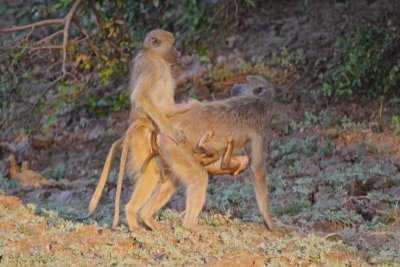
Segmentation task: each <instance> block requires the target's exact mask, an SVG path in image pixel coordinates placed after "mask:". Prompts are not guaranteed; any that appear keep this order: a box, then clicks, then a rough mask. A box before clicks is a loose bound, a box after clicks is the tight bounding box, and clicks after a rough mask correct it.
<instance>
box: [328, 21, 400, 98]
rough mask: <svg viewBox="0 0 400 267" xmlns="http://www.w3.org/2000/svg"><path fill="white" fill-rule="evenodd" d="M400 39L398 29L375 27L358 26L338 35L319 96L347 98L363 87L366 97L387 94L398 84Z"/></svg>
mask: <svg viewBox="0 0 400 267" xmlns="http://www.w3.org/2000/svg"><path fill="white" fill-rule="evenodd" d="M399 38H400V30H399V29H398V28H395V27H393V28H384V27H382V26H378V25H368V26H361V25H358V26H356V27H354V29H353V30H352V31H350V32H348V33H345V34H344V35H342V36H339V37H338V38H337V39H336V43H335V46H334V53H333V67H332V68H331V69H330V70H329V72H328V79H327V81H326V82H325V83H324V84H323V86H322V89H321V91H322V94H323V95H325V96H328V97H331V96H347V97H350V96H352V95H353V94H354V93H355V92H356V91H357V90H360V92H361V91H362V90H361V89H366V88H368V89H367V95H368V97H375V96H377V95H380V94H384V93H387V92H388V91H389V90H390V89H391V88H393V87H394V86H396V85H398V84H399V70H400V59H399V58H398V56H399V55H398V53H399V52H398V50H397V51H396V46H398V45H399ZM396 53H397V57H396ZM395 60H397V61H395Z"/></svg>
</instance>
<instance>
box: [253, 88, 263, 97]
mask: <svg viewBox="0 0 400 267" xmlns="http://www.w3.org/2000/svg"><path fill="white" fill-rule="evenodd" d="M263 89H264V88H263V87H256V88H254V89H253V93H254V94H255V95H259V94H261V93H262V91H263Z"/></svg>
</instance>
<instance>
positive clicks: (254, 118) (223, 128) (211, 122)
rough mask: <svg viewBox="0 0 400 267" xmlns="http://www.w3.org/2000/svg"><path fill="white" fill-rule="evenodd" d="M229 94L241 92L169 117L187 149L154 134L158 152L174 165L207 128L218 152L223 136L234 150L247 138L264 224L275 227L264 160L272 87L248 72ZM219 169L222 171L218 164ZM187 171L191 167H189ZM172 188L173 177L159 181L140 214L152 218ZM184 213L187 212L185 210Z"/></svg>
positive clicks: (211, 144)
mask: <svg viewBox="0 0 400 267" xmlns="http://www.w3.org/2000/svg"><path fill="white" fill-rule="evenodd" d="M232 94H233V95H235V96H241V95H244V96H241V97H234V98H230V99H227V100H223V101H214V102H209V103H204V104H201V105H197V106H193V107H192V108H191V109H189V110H187V111H186V112H182V113H179V114H175V115H174V116H172V117H171V118H170V121H171V124H172V125H173V127H174V128H177V129H181V130H182V131H183V132H184V133H185V135H186V137H187V142H186V143H185V144H184V146H186V147H187V150H186V151H182V150H181V151H180V152H178V148H179V146H177V145H176V144H175V143H174V142H171V141H170V140H169V138H165V136H164V137H163V135H162V134H161V135H159V136H158V138H157V142H158V146H159V148H160V156H161V158H162V159H163V160H165V162H166V165H167V166H168V167H172V166H174V164H175V163H176V162H179V161H180V160H182V158H186V157H187V156H188V155H187V154H184V153H183V152H187V153H189V154H190V153H192V151H193V149H194V148H195V147H196V146H197V141H196V140H200V139H201V137H202V133H204V132H206V131H207V130H210V131H212V132H213V137H212V138H211V139H210V140H208V141H207V143H208V146H209V147H212V148H213V149H214V150H216V151H218V153H220V154H222V153H223V152H224V150H225V148H226V140H228V139H229V138H231V137H232V138H233V139H234V140H235V144H236V145H237V146H236V147H235V148H234V149H235V150H236V149H238V148H242V147H244V146H245V144H246V143H247V142H250V145H251V159H252V160H251V170H252V174H253V183H254V190H255V194H256V199H257V203H258V206H259V209H260V211H261V214H262V215H263V218H264V222H265V224H266V226H267V227H268V228H269V229H270V230H272V229H274V228H275V227H274V223H273V220H272V217H271V215H270V211H269V201H268V191H267V190H266V183H265V179H266V170H265V160H266V150H267V141H268V133H269V127H268V126H269V122H270V118H271V116H272V114H271V106H272V99H273V97H274V88H273V86H272V84H271V83H270V82H268V81H267V80H265V79H264V78H262V77H259V76H249V77H248V79H247V83H245V84H241V85H237V86H236V87H235V88H233V89H232ZM249 95H250V96H249ZM254 95H256V96H257V97H255V96H254ZM193 118H196V120H194V119H193ZM181 146H182V145H181ZM208 171H209V172H210V173H212V171H213V170H211V169H208ZM219 171H221V169H220V168H219ZM189 173H190V170H188V174H189ZM175 190H176V183H175V182H174V181H173V180H167V181H166V182H164V183H162V184H159V185H158V186H157V188H156V190H155V193H154V194H153V195H152V198H151V199H150V201H149V202H148V203H147V204H146V206H144V208H143V209H142V211H141V214H142V218H143V219H144V220H147V221H148V220H151V219H152V215H153V214H154V213H155V212H156V211H157V210H159V209H160V208H161V207H162V206H164V205H165V204H166V203H167V202H168V200H169V198H170V197H171V196H172V195H173V193H174V192H175ZM203 193H204V194H205V192H203ZM191 204H192V205H193V206H197V208H198V209H200V210H201V208H202V206H203V202H202V201H195V202H194V203H191ZM186 215H188V210H187V211H186ZM197 215H198V214H193V213H190V214H189V215H188V216H191V218H190V220H191V221H192V222H197ZM146 216H148V218H146ZM149 217H151V218H149Z"/></svg>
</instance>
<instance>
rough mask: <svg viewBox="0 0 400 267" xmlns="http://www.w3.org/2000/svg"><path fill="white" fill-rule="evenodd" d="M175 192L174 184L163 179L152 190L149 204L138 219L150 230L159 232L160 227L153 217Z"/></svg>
mask: <svg viewBox="0 0 400 267" xmlns="http://www.w3.org/2000/svg"><path fill="white" fill-rule="evenodd" d="M175 191H176V183H175V181H173V180H172V179H169V178H168V179H165V180H164V181H163V182H162V183H159V184H158V185H157V187H156V189H155V190H154V192H153V194H152V196H151V198H150V200H149V202H147V204H146V205H145V206H144V207H143V209H142V210H141V211H140V218H141V219H142V221H143V223H144V224H146V225H147V226H148V227H149V228H150V229H151V230H159V229H161V226H160V225H159V224H158V223H157V222H156V221H155V220H154V218H153V215H154V214H155V213H156V212H157V211H159V210H160V209H161V208H162V207H164V205H165V204H167V202H168V201H169V199H170V198H171V197H172V195H173V194H174V193H175Z"/></svg>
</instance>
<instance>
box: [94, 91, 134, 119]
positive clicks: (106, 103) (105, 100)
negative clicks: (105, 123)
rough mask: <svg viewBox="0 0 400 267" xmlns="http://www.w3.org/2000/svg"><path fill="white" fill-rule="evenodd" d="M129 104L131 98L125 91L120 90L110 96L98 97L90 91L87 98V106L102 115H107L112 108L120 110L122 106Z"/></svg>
mask: <svg viewBox="0 0 400 267" xmlns="http://www.w3.org/2000/svg"><path fill="white" fill-rule="evenodd" d="M128 105H129V99H128V98H127V97H126V93H125V92H118V93H116V94H113V95H110V96H103V97H101V98H98V97H96V96H95V95H94V94H93V93H89V96H88V98H87V108H88V109H89V110H90V111H91V112H94V113H96V114H99V115H100V116H105V115H107V114H108V112H109V111H110V110H112V111H119V110H121V108H122V107H124V106H128Z"/></svg>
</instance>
